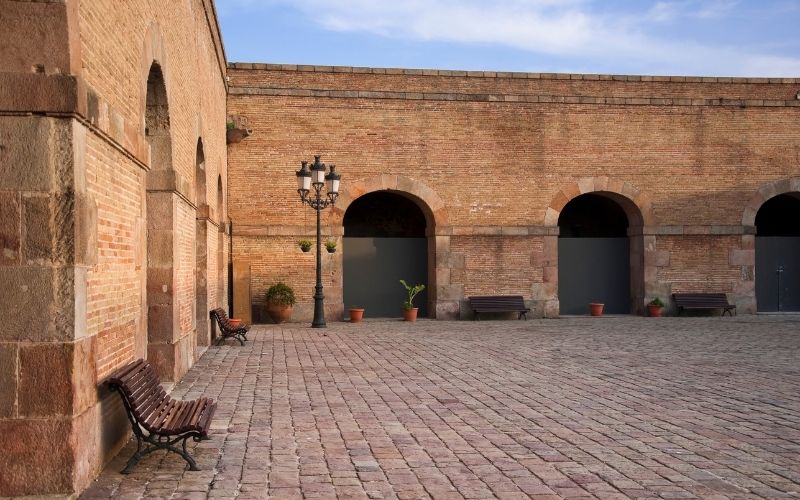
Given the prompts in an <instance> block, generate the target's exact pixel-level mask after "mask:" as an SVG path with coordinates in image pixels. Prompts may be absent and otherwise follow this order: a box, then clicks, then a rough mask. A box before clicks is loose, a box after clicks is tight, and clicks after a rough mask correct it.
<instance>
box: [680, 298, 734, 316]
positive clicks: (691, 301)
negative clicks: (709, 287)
mask: <svg viewBox="0 0 800 500" xmlns="http://www.w3.org/2000/svg"><path fill="white" fill-rule="evenodd" d="M672 298H673V300H675V305H676V306H677V307H678V314H680V313H681V311H683V310H684V309H722V314H720V316H725V313H728V315H729V316H733V315H734V313H736V306H735V305H733V304H729V303H728V297H727V295H725V294H724V293H673V294H672Z"/></svg>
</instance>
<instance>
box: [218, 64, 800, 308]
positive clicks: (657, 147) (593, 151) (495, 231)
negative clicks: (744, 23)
mask: <svg viewBox="0 0 800 500" xmlns="http://www.w3.org/2000/svg"><path fill="white" fill-rule="evenodd" d="M228 73H229V76H230V77H231V87H230V96H229V99H228V106H229V110H230V112H231V114H234V115H241V116H242V117H244V118H245V119H246V120H247V122H248V127H250V128H252V129H253V135H252V136H251V137H250V138H248V139H247V140H246V141H244V142H243V143H241V144H238V145H235V146H233V147H231V149H230V151H229V165H230V179H231V183H232V185H236V186H237V190H236V192H235V193H233V195H232V197H231V199H230V202H229V211H230V215H231V219H232V220H233V224H234V259H235V260H237V261H238V262H240V264H241V265H244V266H247V265H249V262H252V263H253V264H252V266H251V295H252V298H253V299H252V300H253V301H260V300H261V297H263V292H264V290H265V287H266V286H268V284H270V283H272V282H274V281H276V280H277V279H283V278H284V275H285V274H286V273H287V269H288V267H287V266H288V265H290V263H291V265H292V266H293V267H292V269H291V276H289V279H290V281H291V283H290V284H292V285H296V288H297V287H299V288H300V290H301V292H302V294H301V304H300V310H301V311H307V310H308V308H309V300H310V299H309V297H308V295H307V294H305V293H304V292H305V290H306V289H310V287H311V285H313V258H303V257H302V256H300V252H299V250H298V249H297V248H296V244H295V243H296V240H298V239H300V238H301V237H308V236H311V235H313V226H312V223H313V218H312V215H313V211H311V210H310V209H308V208H303V207H301V205H300V203H299V201H298V200H297V194H296V192H295V179H294V175H293V172H294V171H295V170H296V169H297V168H298V167H299V162H300V160H311V159H312V158H311V157H312V155H313V154H322V155H323V161H326V162H328V163H336V164H337V167H338V168H337V170H339V171H340V173H341V174H342V175H343V180H342V189H343V190H344V191H345V193H344V195H343V200H344V201H346V200H348V199H352V198H354V197H357V196H360V195H361V194H364V193H366V192H370V191H374V190H382V189H391V190H396V191H398V192H400V193H405V194H407V195H411V196H412V197H414V198H415V199H417V200H418V201H420V205H421V208H423V210H427V211H428V212H431V213H432V212H433V211H434V210H439V211H440V217H438V220H437V222H436V223H435V224H433V225H430V226H429V228H428V230H429V232H430V238H431V247H432V253H431V257H432V259H429V260H432V262H433V264H432V267H431V271H430V272H429V286H433V287H435V289H434V290H433V293H432V294H431V295H432V297H433V300H434V301H435V304H434V306H435V307H433V308H432V310H433V311H436V313H435V315H436V316H437V317H458V316H464V315H465V314H466V313H467V312H468V311H466V310H465V305H466V304H465V298H466V297H468V296H469V295H474V294H496V293H509V294H521V295H523V296H524V297H525V298H526V300H527V301H529V302H530V303H531V304H532V306H533V308H534V311H536V312H537V313H538V314H539V315H546V316H553V315H557V314H558V283H557V280H558V267H557V266H558V252H557V237H558V215H559V213H560V211H561V209H562V208H563V207H564V206H565V205H566V204H567V203H568V202H569V201H570V200H572V199H574V198H575V197H576V196H579V195H581V194H583V193H588V192H598V193H602V194H604V195H606V196H610V197H612V198H614V199H616V200H617V201H618V202H620V204H622V205H625V206H626V211H629V220H631V221H632V227H631V229H630V234H631V242H632V243H631V249H632V250H631V262H632V264H631V266H632V268H631V270H632V273H633V274H634V275H635V278H634V279H632V288H631V289H632V293H633V294H634V304H632V312H642V310H643V306H644V303H645V302H646V300H648V299H649V298H652V297H653V296H661V297H662V298H666V297H668V295H669V293H671V292H672V291H676V292H677V291H684V290H701V289H709V290H710V289H711V288H713V289H714V291H724V292H727V293H729V294H730V295H731V300H734V301H737V302H738V303H739V304H740V310H743V311H750V312H752V311H754V305H755V300H754V297H753V293H754V292H753V287H752V283H753V281H752V280H753V277H752V276H753V273H752V266H753V261H752V251H751V249H752V234H753V231H754V229H753V225H752V222H750V223H748V224H743V222H742V221H743V215H744V213H745V211H747V210H757V208H758V207H757V206H756V207H755V208H748V207H749V206H750V205H752V203H751V201H750V200H752V199H753V197H754V196H755V195H756V193H758V192H759V189H766V188H763V187H762V186H768V185H772V184H775V183H783V184H786V186H785V187H786V189H790V188H789V187H788V185H789V183H790V182H791V179H792V178H793V177H796V176H797V175H798V172H799V171H800V165H798V154H799V152H800V121H799V120H798V116H799V115H800V100H798V99H797V98H796V96H797V94H798V90H800V80H797V79H766V78H750V79H745V78H689V77H635V76H610V75H569V74H558V75H556V74H528V73H494V72H459V71H437V70H401V69H376V68H350V67H329V66H295V65H269V64H246V63H243V64H233V65H231V66H230V67H229V72H228ZM365 184H367V185H369V188H366V189H365V187H364V186H365ZM783 184H781V185H783ZM420 191H422V192H425V193H426V195H425V196H418V195H417V193H416V192H420ZM784 192H785V191H784ZM423 199H436V200H441V205H442V206H440V207H438V206H437V207H433V206H427V203H426V202H424V201H421V200H423ZM762 199H763V197H762ZM437 203H438V202H437ZM345 205H346V203H345ZM342 208H343V207H340V209H339V210H337V211H335V212H333V213H331V214H327V215H326V219H324V231H325V232H327V233H330V234H334V235H338V234H341V233H342V226H341V220H342ZM753 216H754V212H753ZM271 235H280V240H278V239H275V238H271V237H270V236H271ZM306 261H307V262H306ZM326 265H327V264H326ZM330 265H332V266H335V265H336V264H335V262H332V263H331V264H330ZM337 272H339V270H337V269H335V267H333V268H330V270H329V271H327V272H326V275H327V273H332V274H334V275H335V274H336V273H337ZM633 281H636V282H635V283H634V282H633ZM326 293H330V294H331V296H330V297H329V300H330V301H332V302H334V303H335V304H336V305H337V306H338V307H337V308H336V309H337V310H338V311H341V308H342V306H343V305H342V304H341V302H338V303H337V302H336V301H340V300H341V299H340V297H341V290H340V289H338V288H337V285H336V284H335V283H334V282H331V283H330V287H328V288H326ZM298 319H307V318H306V317H305V316H303V317H302V318H298Z"/></svg>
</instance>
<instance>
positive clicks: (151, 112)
mask: <svg viewBox="0 0 800 500" xmlns="http://www.w3.org/2000/svg"><path fill="white" fill-rule="evenodd" d="M145 137H146V139H147V143H148V145H149V146H150V171H149V172H148V173H147V194H146V205H147V284H146V296H147V299H146V302H147V351H148V355H147V356H148V359H154V360H159V361H161V360H169V361H164V362H162V363H159V364H157V370H158V372H159V375H160V376H161V378H162V380H174V379H175V373H174V370H175V366H174V362H173V361H172V360H173V359H174V358H175V354H174V352H175V346H174V344H175V336H176V333H178V326H177V325H178V311H177V297H176V296H175V282H176V270H175V268H176V265H177V263H176V262H175V249H174V241H175V220H174V217H173V215H172V214H173V213H174V206H175V199H174V198H175V196H174V194H173V193H172V192H171V191H170V190H169V188H168V187H167V186H168V185H169V180H170V179H171V178H172V177H173V172H171V171H172V170H173V167H172V135H171V132H170V115H169V105H168V101H167V88H166V85H165V83H164V75H163V73H162V71H161V66H160V65H159V64H158V63H156V62H153V63H152V65H151V66H150V71H149V74H148V77H147V97H146V100H145Z"/></svg>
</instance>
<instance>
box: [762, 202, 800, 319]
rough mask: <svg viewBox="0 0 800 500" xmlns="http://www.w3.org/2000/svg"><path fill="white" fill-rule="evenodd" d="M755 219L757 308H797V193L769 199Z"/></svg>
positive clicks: (799, 260) (799, 273)
mask: <svg viewBox="0 0 800 500" xmlns="http://www.w3.org/2000/svg"><path fill="white" fill-rule="evenodd" d="M755 222H756V276H755V278H756V306H757V310H758V311H759V312H779V311H787V312H788V311H800V193H786V194H781V195H778V196H775V197H773V198H770V199H769V200H767V201H766V202H765V203H764V204H763V205H761V208H759V210H758V213H757V214H756V220H755Z"/></svg>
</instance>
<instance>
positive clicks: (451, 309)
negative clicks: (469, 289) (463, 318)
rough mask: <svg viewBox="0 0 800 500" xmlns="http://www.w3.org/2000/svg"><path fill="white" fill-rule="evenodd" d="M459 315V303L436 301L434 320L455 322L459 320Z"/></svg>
mask: <svg viewBox="0 0 800 500" xmlns="http://www.w3.org/2000/svg"><path fill="white" fill-rule="evenodd" d="M460 314H461V307H460V305H459V301H454V300H453V301H437V302H436V319H441V320H455V319H459V317H460Z"/></svg>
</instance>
